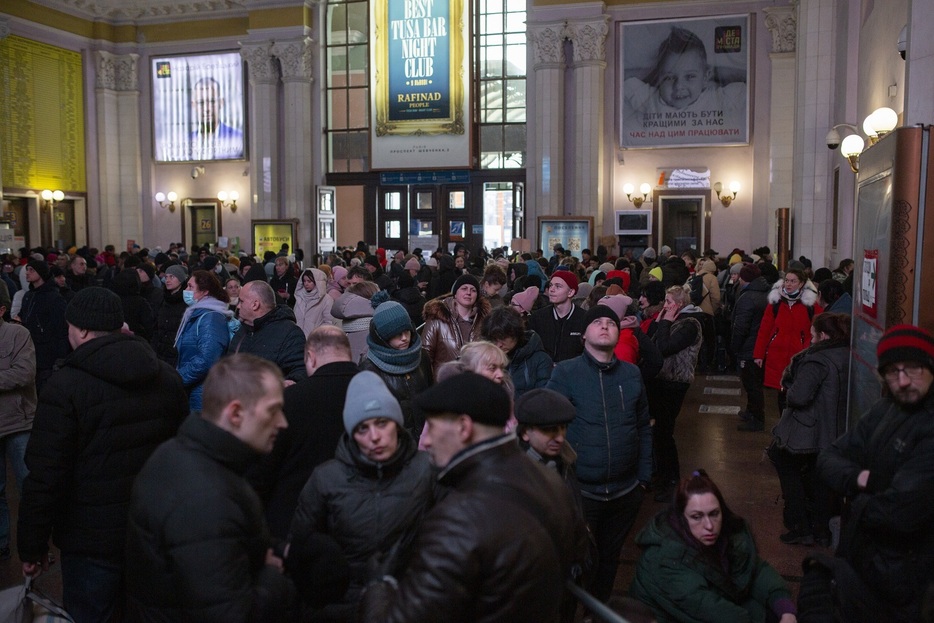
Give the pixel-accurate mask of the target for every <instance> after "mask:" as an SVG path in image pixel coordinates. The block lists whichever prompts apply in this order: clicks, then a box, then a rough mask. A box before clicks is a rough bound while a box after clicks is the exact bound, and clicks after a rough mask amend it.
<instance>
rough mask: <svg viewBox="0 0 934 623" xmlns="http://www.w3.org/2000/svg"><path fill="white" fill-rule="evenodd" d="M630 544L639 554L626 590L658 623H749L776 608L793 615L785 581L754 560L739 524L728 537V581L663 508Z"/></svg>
mask: <svg viewBox="0 0 934 623" xmlns="http://www.w3.org/2000/svg"><path fill="white" fill-rule="evenodd" d="M636 544H637V545H639V547H641V548H642V556H641V557H640V558H639V563H638V565H637V566H636V576H635V578H634V579H633V581H632V586H631V587H630V589H629V592H630V595H632V597H634V598H636V599H638V600H639V601H641V602H643V603H645V604H646V605H648V606H649V607H650V608H652V611H653V612H654V613H655V616H656V617H657V618H658V621H659V623H664V622H666V621H679V622H683V623H695V622H696V623H700V622H704V621H709V622H717V623H722V622H725V621H729V622H730V623H747V622H748V623H752V622H761V621H765V618H766V613H767V611H768V610H773V611H774V610H776V606H778V609H781V608H782V607H783V606H784V607H785V608H786V609H788V610H790V611H793V602H792V601H791V593H789V592H788V588H787V587H786V586H785V582H784V581H783V580H782V578H781V576H779V575H778V572H777V571H775V569H773V568H772V567H771V565H769V564H768V563H767V562H765V561H764V560H762V559H761V558H759V555H758V553H756V545H755V543H754V542H753V539H752V535H751V534H750V533H749V530H748V528H747V527H746V526H745V525H744V526H743V529H742V531H740V532H739V533H737V534H735V535H733V537H731V539H730V544H729V547H728V551H727V559H728V562H729V568H730V573H729V577H727V576H726V575H725V574H724V572H723V571H722V570H721V569H720V568H719V567H718V566H714V565H711V564H710V562H709V561H708V560H705V559H704V558H702V557H701V556H700V552H698V551H697V550H696V549H694V548H692V547H691V546H689V545H688V544H687V543H685V542H684V540H683V539H682V538H681V537H680V536H679V535H678V534H677V533H676V532H675V530H674V529H673V528H672V527H671V525H670V524H669V523H668V511H667V510H666V511H663V512H661V513H659V514H658V515H656V516H655V518H654V519H653V520H652V521H650V522H649V523H648V525H646V527H645V528H643V530H642V532H640V533H639V536H637V537H636ZM779 600H781V601H782V603H781V604H777V602H779Z"/></svg>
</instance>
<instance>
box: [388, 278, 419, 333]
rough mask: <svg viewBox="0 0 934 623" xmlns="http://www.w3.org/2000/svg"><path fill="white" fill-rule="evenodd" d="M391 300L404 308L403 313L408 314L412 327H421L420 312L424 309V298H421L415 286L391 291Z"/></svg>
mask: <svg viewBox="0 0 934 623" xmlns="http://www.w3.org/2000/svg"><path fill="white" fill-rule="evenodd" d="M392 300H394V301H397V302H398V303H399V304H401V305H402V306H403V307H405V311H406V312H408V314H409V318H410V319H411V320H412V326H413V327H419V326H421V324H422V320H423V319H424V318H423V316H422V310H423V309H425V297H424V296H422V293H421V290H419V289H418V287H417V286H409V287H407V288H403V287H400V288H399V289H397V290H395V291H393V293H392Z"/></svg>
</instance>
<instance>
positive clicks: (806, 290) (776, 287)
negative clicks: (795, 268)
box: [769, 279, 817, 307]
mask: <svg viewBox="0 0 934 623" xmlns="http://www.w3.org/2000/svg"><path fill="white" fill-rule="evenodd" d="M784 283H785V282H784V280H783V279H779V280H778V281H776V282H775V283H774V284H772V290H771V291H770V292H769V303H771V304H772V305H774V304H775V303H778V302H780V301H782V300H787V299H783V298H782V286H783V285H784ZM796 302H799V303H804V304H805V305H806V306H807V307H814V305H815V304H816V303H817V286H815V285H814V282H813V281H811V280H810V279H808V280H807V283H805V284H804V285H803V286H802V287H801V296H799V297H798V299H797V301H796Z"/></svg>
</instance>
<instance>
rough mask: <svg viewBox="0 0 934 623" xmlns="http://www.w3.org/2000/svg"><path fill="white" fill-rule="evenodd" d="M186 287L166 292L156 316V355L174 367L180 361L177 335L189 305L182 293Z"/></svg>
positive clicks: (153, 343)
mask: <svg viewBox="0 0 934 623" xmlns="http://www.w3.org/2000/svg"><path fill="white" fill-rule="evenodd" d="M184 291H185V289H184V288H179V289H178V290H177V291H175V292H166V293H165V298H164V299H163V301H162V307H160V308H159V316H158V317H157V318H156V330H155V332H154V333H153V336H152V342H151V344H152V347H153V350H155V351H156V355H157V356H158V357H159V359H161V360H162V361H164V362H166V363H167V364H169V365H170V366H172V367H175V365H176V364H177V363H178V350H177V349H176V348H175V335H176V334H177V333H178V327H179V326H180V325H181V324H182V317H184V315H185V310H186V309H188V306H187V305H186V304H185V297H184V296H183V295H182V292H184Z"/></svg>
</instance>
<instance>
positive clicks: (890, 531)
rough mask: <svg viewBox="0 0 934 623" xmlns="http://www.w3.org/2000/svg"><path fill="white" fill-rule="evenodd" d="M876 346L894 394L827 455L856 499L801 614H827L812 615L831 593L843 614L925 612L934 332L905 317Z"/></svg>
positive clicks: (855, 618)
mask: <svg viewBox="0 0 934 623" xmlns="http://www.w3.org/2000/svg"><path fill="white" fill-rule="evenodd" d="M876 355H877V358H878V361H879V368H878V369H879V374H881V375H882V378H883V381H884V385H885V388H884V389H885V392H884V393H885V395H884V396H883V398H882V399H880V400H879V401H878V402H877V403H876V404H875V405H873V407H872V408H871V409H870V410H869V412H868V413H866V414H865V415H864V416H863V417H862V418H860V419H859V421H858V422H856V424H855V426H852V427H851V428H850V429H849V430H848V431H847V432H846V433H844V435H843V436H842V437H840V438H839V439H837V440H836V441H835V442H834V443H833V444H831V446H830V447H829V448H827V449H826V450H824V451H823V452H821V454H820V455H819V456H818V458H817V471H818V473H819V474H820V477H821V479H822V480H823V481H824V482H826V483H827V484H828V485H830V487H831V488H832V489H833V490H834V491H835V492H836V493H838V494H839V495H841V496H845V497H846V498H847V499H848V500H849V512H848V513H847V516H846V520H845V523H844V526H843V532H842V535H841V537H840V546H839V548H838V549H837V556H836V557H834V558H831V557H830V556H826V555H821V554H816V555H815V556H814V557H812V558H810V559H808V560H806V561H805V570H806V575H805V580H806V581H803V582H802V586H801V596H800V600H799V604H800V607H799V610H801V615H802V617H801V620H808V621H811V620H815V621H816V620H824V619H822V618H805V617H806V616H812V615H813V614H814V613H813V612H812V608H813V607H814V606H816V605H818V604H819V601H820V596H823V595H831V594H832V595H833V596H834V601H835V602H836V603H835V604H834V607H835V609H836V610H837V614H838V615H839V618H837V617H835V618H834V620H843V621H847V622H849V623H864V622H869V621H889V622H894V623H908V622H909V621H921V620H922V619H923V618H924V617H923V616H922V614H921V610H922V607H921V605H922V599H923V596H924V593H925V591H928V593H930V585H931V583H932V581H934V531H932V530H931V524H932V522H934V505H932V504H931V500H932V498H934V392H932V391H931V389H932V385H934V336H932V335H931V334H930V333H929V332H928V331H926V330H925V329H921V328H919V327H915V326H911V325H896V326H893V327H891V328H889V329H888V331H886V332H885V334H884V335H883V336H882V339H881V340H879V344H878V346H877V348H876ZM830 576H832V578H833V581H834V584H835V590H833V591H831V590H830ZM818 580H822V581H818ZM812 589H813V590H812ZM827 620H830V619H827Z"/></svg>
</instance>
